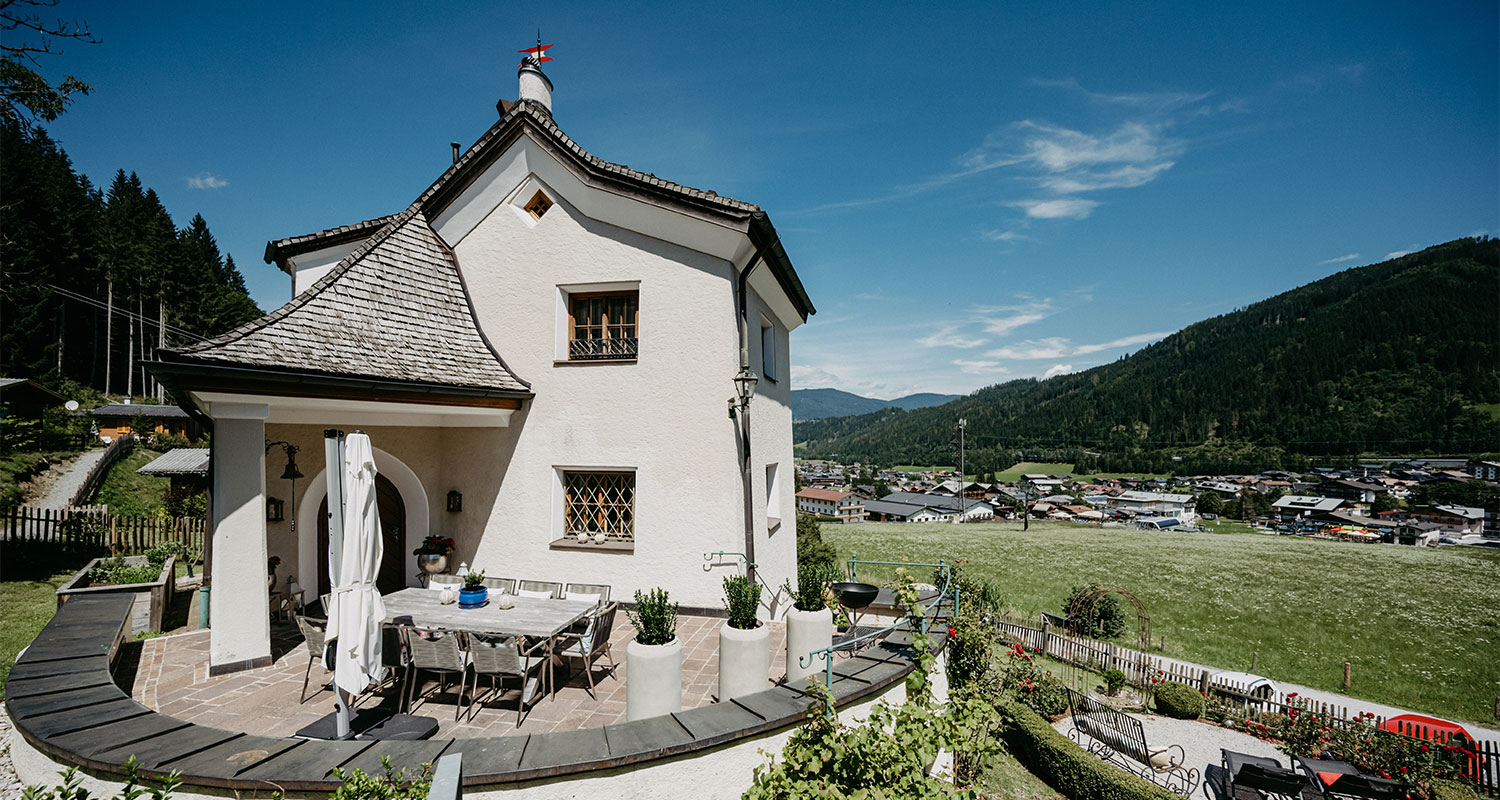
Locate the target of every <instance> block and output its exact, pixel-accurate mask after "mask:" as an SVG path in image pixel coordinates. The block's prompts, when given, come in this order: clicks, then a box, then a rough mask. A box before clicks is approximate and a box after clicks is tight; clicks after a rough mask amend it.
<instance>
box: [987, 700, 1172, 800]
mask: <svg viewBox="0 0 1500 800" xmlns="http://www.w3.org/2000/svg"><path fill="white" fill-rule="evenodd" d="M1001 716H1002V717H1003V718H1004V721H1005V730H1004V733H1002V734H1001V735H1002V736H1003V737H1004V738H1005V743H1006V745H1007V746H1008V747H1009V748H1010V752H1011V753H1012V754H1014V755H1015V756H1016V758H1017V759H1018V760H1020V762H1021V763H1022V764H1024V765H1025V766H1026V768H1027V769H1028V770H1031V772H1032V774H1034V775H1036V776H1037V777H1038V778H1041V779H1042V780H1044V781H1046V782H1047V785H1049V786H1051V787H1052V788H1053V789H1055V790H1057V791H1058V793H1060V794H1062V795H1064V796H1066V797H1070V798H1072V800H1182V798H1181V797H1179V796H1178V795H1176V794H1173V793H1172V792H1169V791H1167V790H1166V789H1163V788H1162V787H1160V786H1157V785H1156V784H1154V783H1151V782H1150V781H1148V780H1146V779H1144V778H1141V777H1139V776H1137V775H1132V774H1131V773H1129V772H1126V771H1125V770H1123V769H1120V768H1119V767H1117V766H1115V765H1114V764H1110V763H1108V762H1106V761H1104V760H1103V759H1101V758H1099V757H1098V756H1096V755H1094V754H1092V753H1090V752H1088V751H1087V750H1084V749H1083V748H1081V747H1079V746H1078V745H1076V744H1074V743H1073V742H1072V741H1071V740H1069V739H1068V737H1066V736H1064V735H1062V734H1061V733H1058V732H1057V731H1056V730H1054V729H1053V727H1052V726H1051V725H1049V724H1048V723H1047V720H1045V719H1043V718H1042V717H1041V715H1039V714H1037V713H1036V712H1035V711H1032V710H1031V709H1030V708H1028V707H1026V706H1024V705H1021V704H1020V703H1015V702H1009V703H1006V704H1004V705H1003V706H1001Z"/></svg>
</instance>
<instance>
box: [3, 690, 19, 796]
mask: <svg viewBox="0 0 1500 800" xmlns="http://www.w3.org/2000/svg"><path fill="white" fill-rule="evenodd" d="M10 736H11V727H10V715H9V714H7V713H5V705H4V704H3V703H0V800H12V798H17V797H20V796H21V792H22V790H23V788H24V787H22V786H21V779H20V778H17V777H16V768H15V767H14V766H12V765H11V763H10Z"/></svg>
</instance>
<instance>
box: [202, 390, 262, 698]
mask: <svg viewBox="0 0 1500 800" xmlns="http://www.w3.org/2000/svg"><path fill="white" fill-rule="evenodd" d="M209 413H210V415H211V416H213V418H214V439H213V459H214V461H213V518H214V542H213V574H212V578H213V589H212V590H211V591H210V592H209V600H210V604H211V605H210V620H209V624H210V626H211V630H210V633H209V672H210V673H211V674H222V673H225V672H233V671H236V670H240V669H249V668H252V667H260V666H266V665H269V664H270V663H271V622H270V617H271V609H270V602H269V599H268V595H267V589H266V417H267V416H268V414H269V409H268V408H267V407H266V406H265V405H263V404H256V403H233V404H230V403H215V404H214V405H213V406H212V408H211V409H210V411H209Z"/></svg>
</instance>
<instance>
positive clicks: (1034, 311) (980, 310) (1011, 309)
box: [973, 295, 1053, 336]
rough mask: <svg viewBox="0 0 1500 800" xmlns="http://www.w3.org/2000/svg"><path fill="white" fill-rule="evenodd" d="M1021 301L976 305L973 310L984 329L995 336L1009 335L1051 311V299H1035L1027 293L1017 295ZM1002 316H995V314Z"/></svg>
mask: <svg viewBox="0 0 1500 800" xmlns="http://www.w3.org/2000/svg"><path fill="white" fill-rule="evenodd" d="M1017 299H1018V300H1021V301H1022V302H1020V303H1018V304H1015V305H1009V306H976V307H974V309H973V312H974V313H975V314H977V315H978V316H979V320H980V322H981V323H982V324H983V325H984V329H985V330H986V331H988V332H989V333H992V334H994V335H996V336H1009V335H1010V332H1011V331H1013V330H1015V329H1016V328H1019V327H1021V326H1022V325H1030V324H1031V323H1033V322H1040V321H1041V320H1044V319H1046V318H1047V317H1048V316H1049V315H1050V314H1051V313H1052V311H1053V307H1052V300H1051V298H1047V299H1045V300H1035V299H1032V298H1031V297H1029V296H1027V295H1020V296H1018V297H1017ZM997 314H998V315H1003V316H995V315H997Z"/></svg>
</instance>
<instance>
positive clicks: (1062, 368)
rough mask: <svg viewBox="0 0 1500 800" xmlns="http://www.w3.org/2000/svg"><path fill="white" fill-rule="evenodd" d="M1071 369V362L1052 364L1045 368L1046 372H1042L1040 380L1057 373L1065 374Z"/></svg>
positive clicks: (1054, 375)
mask: <svg viewBox="0 0 1500 800" xmlns="http://www.w3.org/2000/svg"><path fill="white" fill-rule="evenodd" d="M1072 371H1073V365H1072V364H1053V365H1052V366H1051V367H1048V368H1047V371H1046V372H1044V373H1042V380H1047V379H1048V378H1053V377H1056V376H1058V375H1066V374H1068V373H1069V372H1072Z"/></svg>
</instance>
